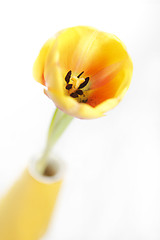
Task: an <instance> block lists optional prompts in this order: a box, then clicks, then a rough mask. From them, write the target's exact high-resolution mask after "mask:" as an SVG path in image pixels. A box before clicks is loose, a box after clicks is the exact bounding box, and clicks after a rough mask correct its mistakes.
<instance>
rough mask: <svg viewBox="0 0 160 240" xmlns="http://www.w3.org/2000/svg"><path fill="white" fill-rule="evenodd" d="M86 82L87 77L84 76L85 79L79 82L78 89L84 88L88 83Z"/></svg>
mask: <svg viewBox="0 0 160 240" xmlns="http://www.w3.org/2000/svg"><path fill="white" fill-rule="evenodd" d="M88 82H89V77H86V78H85V81H84V82H83V83H81V84H80V86H79V88H78V89H80V88H84V87H85V86H86V85H87V84H88Z"/></svg>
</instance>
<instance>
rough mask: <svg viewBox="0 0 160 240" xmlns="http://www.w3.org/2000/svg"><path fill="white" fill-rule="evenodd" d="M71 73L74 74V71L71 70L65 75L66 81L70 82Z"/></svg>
mask: <svg viewBox="0 0 160 240" xmlns="http://www.w3.org/2000/svg"><path fill="white" fill-rule="evenodd" d="M71 74H72V72H71V70H70V71H69V72H68V73H67V75H66V76H65V81H66V83H69V80H70V77H71Z"/></svg>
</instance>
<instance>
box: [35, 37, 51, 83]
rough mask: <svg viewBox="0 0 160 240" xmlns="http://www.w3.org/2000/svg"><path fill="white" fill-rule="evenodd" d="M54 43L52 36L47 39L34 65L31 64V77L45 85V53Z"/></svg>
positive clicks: (46, 53)
mask: <svg viewBox="0 0 160 240" xmlns="http://www.w3.org/2000/svg"><path fill="white" fill-rule="evenodd" d="M53 44H54V38H51V39H49V40H48V41H47V42H46V43H45V44H44V45H43V47H42V49H41V51H40V53H39V55H38V57H37V59H36V61H35V63H34V65H33V77H34V78H35V80H36V81H37V82H39V83H41V84H43V85H45V79H44V66H45V61H46V58H47V55H48V53H49V51H50V49H51V47H52V46H53Z"/></svg>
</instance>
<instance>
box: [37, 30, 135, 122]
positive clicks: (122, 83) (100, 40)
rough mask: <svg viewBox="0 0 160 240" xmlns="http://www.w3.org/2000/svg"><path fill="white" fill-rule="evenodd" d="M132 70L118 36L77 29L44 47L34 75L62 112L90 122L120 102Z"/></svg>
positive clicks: (61, 34) (69, 31) (63, 34)
mask: <svg viewBox="0 0 160 240" xmlns="http://www.w3.org/2000/svg"><path fill="white" fill-rule="evenodd" d="M132 70H133V66H132V61H131V59H130V57H129V55H128V53H127V51H126V47H125V46H124V44H123V43H122V42H121V41H120V40H119V39H118V38H117V37H116V36H115V35H113V34H109V33H105V32H101V31H98V30H97V29H94V28H91V27H85V26H78V27H72V28H68V29H64V30H62V31H60V32H59V33H57V34H56V35H55V37H53V38H51V39H49V40H48V41H47V42H46V43H45V44H44V46H43V47H42V49H41V51H40V53H39V56H38V57H37V59H36V61H35V64H34V68H33V75H34V78H35V79H36V80H37V81H38V82H40V83H41V84H43V85H44V86H45V89H44V92H45V94H46V95H47V96H48V97H49V98H50V99H52V100H53V102H54V103H55V105H56V106H57V107H58V108H59V109H60V110H62V111H63V112H65V113H67V114H68V115H71V116H73V117H77V118H84V119H91V118H98V117H101V116H103V115H104V113H106V112H107V111H109V110H110V109H112V108H113V107H115V106H116V105H117V104H118V103H119V102H120V100H121V99H122V98H123V96H124V94H125V93H126V91H127V89H128V87H129V85H130V81H131V77H132Z"/></svg>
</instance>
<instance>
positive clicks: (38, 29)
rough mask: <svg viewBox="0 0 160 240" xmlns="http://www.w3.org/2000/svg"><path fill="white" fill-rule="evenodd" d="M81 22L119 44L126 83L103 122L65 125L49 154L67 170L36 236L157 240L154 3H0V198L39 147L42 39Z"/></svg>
mask: <svg viewBox="0 0 160 240" xmlns="http://www.w3.org/2000/svg"><path fill="white" fill-rule="evenodd" d="M76 25H89V26H93V27H96V28H98V29H100V30H103V31H106V32H110V33H114V34H115V35H117V36H118V37H119V38H120V39H121V40H122V41H124V43H125V44H126V46H127V49H128V52H129V54H130V55H131V58H132V60H133V65H134V73H133V79H132V83H131V86H130V89H129V91H128V92H127V94H126V96H125V98H124V99H123V101H122V102H121V103H120V104H119V106H117V107H116V108H115V109H114V110H112V111H111V112H109V113H108V114H107V116H106V117H104V118H101V119H97V120H78V119H74V121H73V122H72V124H71V125H70V126H69V128H68V129H67V131H66V132H65V134H64V135H63V137H62V138H61V140H60V141H59V142H58V144H57V146H56V149H55V151H56V152H57V154H58V155H60V157H61V158H63V159H64V160H65V162H66V165H67V172H66V177H65V181H64V184H63V188H62V191H61V194H60V197H59V202H58V204H57V209H56V211H55V214H54V221H53V223H52V224H51V227H50V230H49V232H48V235H46V237H45V238H44V240H50V239H54V240H75V239H76V240H82V239H83V240H91V239H92V240H97V239H101V240H106V239H108V240H120V239H122V240H132V239H133V240H135V239H136V240H143V239H145V240H159V239H160V1H158V0H157V1H139V2H138V1H137V2H135V1H101V0H98V1H87V0H81V1H73V0H72V1H71V0H67V1H54V0H52V1H48V0H45V1H20V0H19V1H17V0H15V1H2V2H1V3H0V35H1V37H0V83H1V84H0V111H1V117H0V195H2V194H4V193H5V191H7V189H9V187H10V186H11V185H12V184H13V182H14V181H15V180H16V179H17V177H18V176H19V174H20V173H21V172H22V171H23V169H24V168H25V167H26V165H27V163H28V162H29V160H30V159H31V158H32V157H33V156H35V155H37V154H39V153H40V152H41V151H42V149H43V147H44V144H45V138H46V133H47V129H48V126H49V123H50V120H51V117H52V114H53V111H54V109H55V107H54V104H53V103H52V102H51V101H50V100H49V99H48V98H47V97H46V96H45V95H44V94H43V88H42V87H41V86H40V84H38V83H37V82H35V81H34V79H33V77H32V65H33V62H34V60H35V58H36V56H37V54H38V53H39V50H40V48H41V46H42V45H43V43H44V42H45V41H46V40H47V39H48V38H49V37H51V36H53V35H54V34H55V33H56V32H57V31H59V30H61V29H63V28H66V27H71V26H76Z"/></svg>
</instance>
